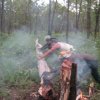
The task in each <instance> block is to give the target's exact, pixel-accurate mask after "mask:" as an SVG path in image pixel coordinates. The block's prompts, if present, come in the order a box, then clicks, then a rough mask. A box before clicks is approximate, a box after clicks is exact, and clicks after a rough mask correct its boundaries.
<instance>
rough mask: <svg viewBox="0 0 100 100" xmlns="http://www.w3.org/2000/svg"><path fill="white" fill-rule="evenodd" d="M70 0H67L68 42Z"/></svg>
mask: <svg viewBox="0 0 100 100" xmlns="http://www.w3.org/2000/svg"><path fill="white" fill-rule="evenodd" d="M69 1H70V0H68V1H67V23H66V41H67V42H68V33H69Z"/></svg>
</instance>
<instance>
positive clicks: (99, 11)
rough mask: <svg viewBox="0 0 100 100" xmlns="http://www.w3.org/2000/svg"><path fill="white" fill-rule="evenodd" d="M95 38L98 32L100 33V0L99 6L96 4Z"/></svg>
mask: <svg viewBox="0 0 100 100" xmlns="http://www.w3.org/2000/svg"><path fill="white" fill-rule="evenodd" d="M95 16H96V17H95V19H96V20H95V38H96V36H97V32H99V25H100V23H99V22H100V0H99V4H97V3H96V8H95Z"/></svg>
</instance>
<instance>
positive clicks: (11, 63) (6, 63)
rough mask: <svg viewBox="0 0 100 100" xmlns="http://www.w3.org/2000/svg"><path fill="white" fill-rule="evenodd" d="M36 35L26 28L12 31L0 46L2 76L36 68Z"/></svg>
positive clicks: (0, 70) (0, 71) (0, 75)
mask: <svg viewBox="0 0 100 100" xmlns="http://www.w3.org/2000/svg"><path fill="white" fill-rule="evenodd" d="M34 38H35V37H34V35H33V34H29V33H27V31H26V30H25V29H22V30H20V31H19V30H17V31H15V32H14V33H12V34H11V35H10V36H9V37H8V38H7V39H6V40H5V41H3V44H2V47H1V48H0V78H3V77H4V76H5V75H7V74H11V73H12V75H13V73H15V72H16V71H21V70H23V69H25V70H28V69H32V68H36V65H37V64H36V57H35V48H34Z"/></svg>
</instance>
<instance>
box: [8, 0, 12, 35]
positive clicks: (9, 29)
mask: <svg viewBox="0 0 100 100" xmlns="http://www.w3.org/2000/svg"><path fill="white" fill-rule="evenodd" d="M12 9H13V8H12V1H11V0H10V8H9V20H8V33H9V34H10V33H11V32H12V20H13V16H12V13H13V12H12Z"/></svg>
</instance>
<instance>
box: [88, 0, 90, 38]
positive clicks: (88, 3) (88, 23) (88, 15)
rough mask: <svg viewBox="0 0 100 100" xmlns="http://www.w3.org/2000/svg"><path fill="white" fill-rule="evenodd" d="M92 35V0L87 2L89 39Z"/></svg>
mask: <svg viewBox="0 0 100 100" xmlns="http://www.w3.org/2000/svg"><path fill="white" fill-rule="evenodd" d="M90 34H91V0H87V38H89V37H90Z"/></svg>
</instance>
